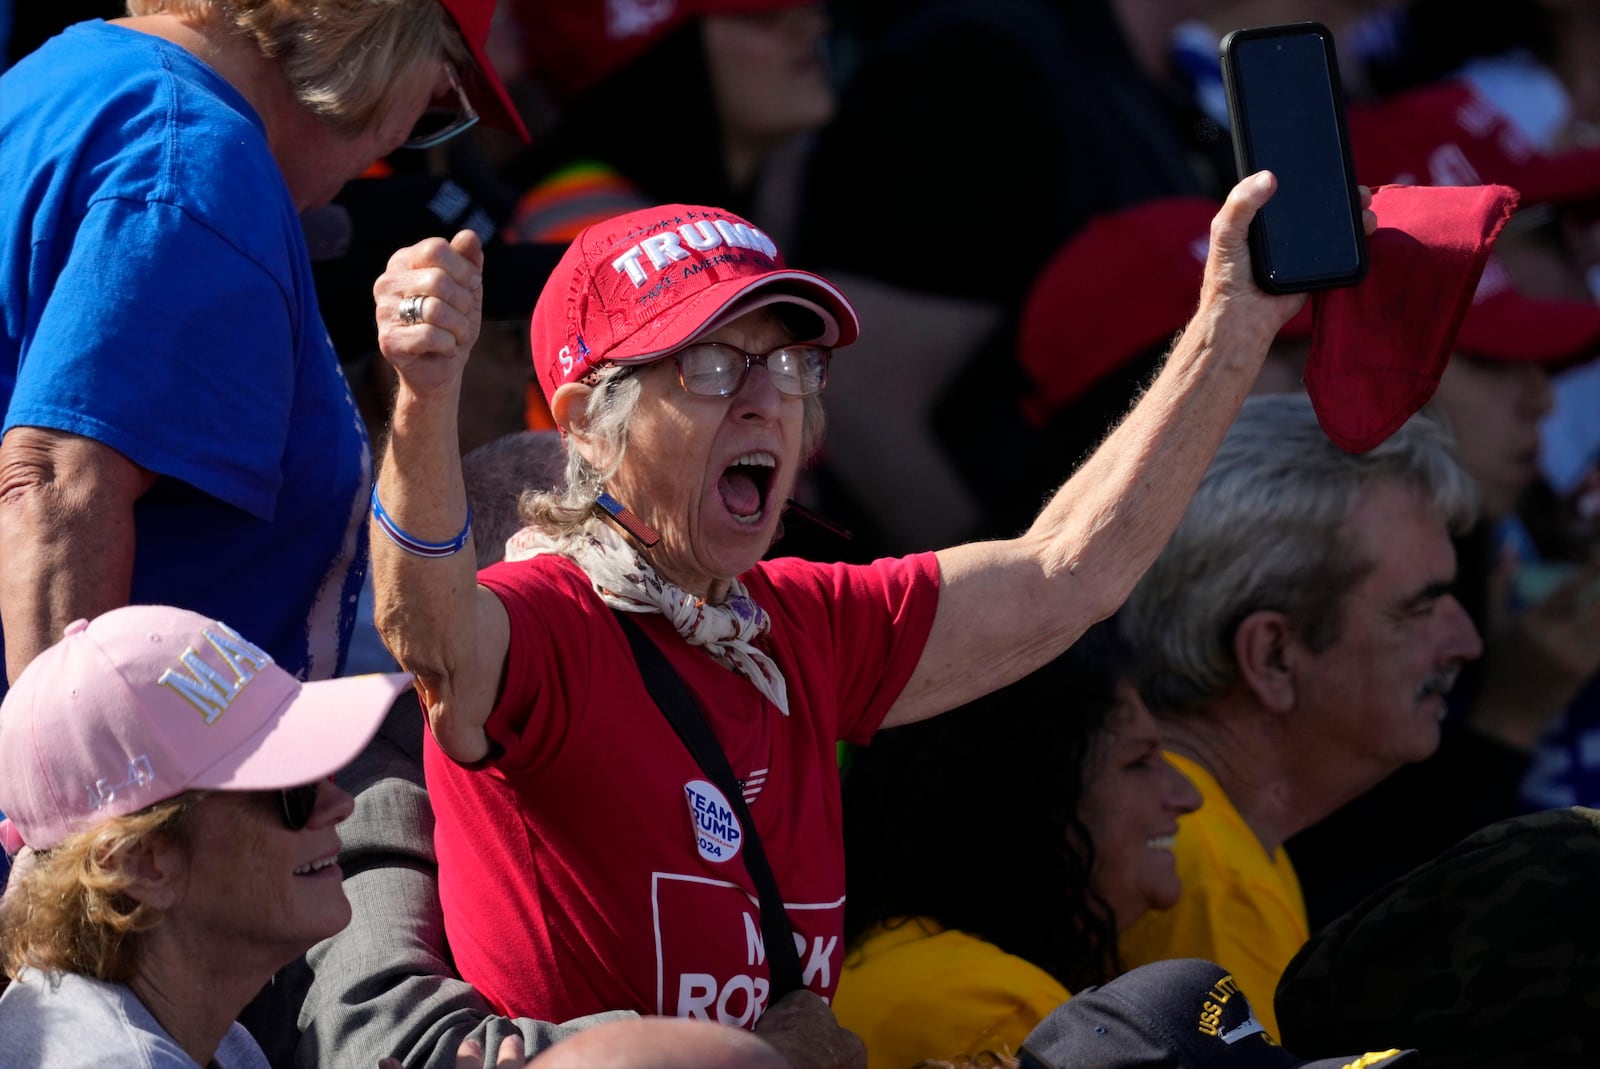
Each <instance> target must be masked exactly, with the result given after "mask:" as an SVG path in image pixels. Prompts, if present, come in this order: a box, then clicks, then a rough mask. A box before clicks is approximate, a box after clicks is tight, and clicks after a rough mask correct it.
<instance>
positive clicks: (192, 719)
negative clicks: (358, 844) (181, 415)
mask: <svg viewBox="0 0 1600 1069" xmlns="http://www.w3.org/2000/svg"><path fill="white" fill-rule="evenodd" d="M408 682H409V677H407V676H404V675H390V676H354V677H351V678H347V679H341V680H333V681H325V682H321V683H305V684H302V683H300V682H299V681H298V680H296V679H295V678H294V677H293V676H291V675H289V674H288V673H287V672H285V671H284V670H283V669H281V668H279V667H278V666H277V665H275V664H273V662H272V658H271V657H269V656H268V655H267V654H266V653H265V652H264V651H263V650H262V649H261V648H260V647H258V646H256V645H255V644H253V643H251V642H250V641H249V640H247V639H245V638H244V637H243V636H241V635H239V634H238V633H237V632H236V631H234V630H233V629H231V628H229V627H228V626H227V625H225V624H222V623H219V622H217V621H215V620H210V619H207V618H206V617H203V616H200V615H198V614H196V613H192V612H185V611H183V610H181V609H170V608H165V607H158V606H135V607H131V608H123V609H117V610H114V611H113V612H109V613H106V614H105V615H104V616H101V617H99V618H98V619H96V620H94V621H93V622H89V621H78V622H77V623H75V624H73V625H72V626H71V627H69V628H68V629H67V634H66V636H65V637H64V638H62V640H61V641H60V642H59V643H57V644H56V645H55V646H52V647H51V648H50V649H48V650H46V651H45V652H44V653H43V654H41V655H40V656H39V657H38V658H37V659H36V660H34V662H33V663H32V664H31V665H30V666H29V667H28V669H27V670H26V671H25V672H23V673H22V675H21V676H20V677H19V678H18V679H17V682H16V685H15V686H14V687H12V688H11V691H10V693H8V694H7V695H6V699H5V703H4V705H3V706H0V806H3V807H4V809H5V811H6V812H7V813H8V814H9V815H10V819H9V820H7V821H6V822H5V823H4V825H3V826H0V831H4V832H5V833H6V836H5V837H6V838H7V841H8V844H9V845H10V846H15V845H16V843H15V842H13V841H11V840H12V839H13V838H15V839H20V841H21V843H22V844H23V845H25V846H27V847H28V848H29V853H27V854H24V855H23V857H22V859H20V860H19V862H18V867H17V873H16V875H15V876H14V878H13V886H12V887H11V888H10V889H8V891H7V892H6V896H5V898H4V899H0V965H3V967H4V970H5V975H6V977H7V978H9V980H10V985H9V986H8V987H6V988H5V990H4V993H3V994H0V1050H4V1051H5V1053H6V1059H7V1064H11V1065H19V1066H20V1065H30V1066H38V1067H40V1069H64V1067H66V1066H69V1065H91V1064H92V1065H124V1064H133V1061H132V1060H130V1059H134V1058H137V1060H138V1064H140V1065H148V1066H182V1065H215V1066H217V1067H218V1069H234V1067H254V1066H258V1065H263V1064H265V1062H264V1060H263V1058H262V1054H261V1052H260V1050H259V1049H258V1048H257V1047H256V1046H255V1043H254V1041H253V1040H251V1039H250V1037H249V1036H248V1035H247V1034H246V1033H245V1031H244V1029H243V1028H242V1027H240V1026H239V1025H238V1024H235V1023H234V1018H235V1017H236V1016H237V1015H238V1013H239V1011H240V1010H242V1009H243V1008H244V1006H245V1004H246V1003H247V1002H249V1001H250V999H251V998H252V997H253V996H254V995H255V994H256V992H257V991H259V990H260V989H261V987H262V985H263V984H265V983H266V982H267V980H268V979H270V978H271V977H272V975H273V973H275V972H276V971H277V970H278V969H280V968H282V967H283V966H284V965H285V964H287V963H288V962H289V961H291V960H293V959H294V958H295V957H297V956H299V955H300V954H302V953H304V952H305V951H306V949H307V948H309V947H310V946H311V945H312V944H313V943H316V942H317V941H318V940H321V939H326V938H327V937H329V936H331V935H333V934H334V933H335V932H338V931H339V930H340V929H342V928H343V927H344V926H345V925H346V924H347V923H348V922H349V920H350V906H349V904H348V903H347V902H346V901H345V897H344V889H343V886H342V884H341V879H340V878H341V873H340V870H339V867H338V865H337V864H335V863H334V859H335V857H336V856H337V855H338V853H339V837H338V834H337V833H336V832H335V830H334V828H335V826H336V825H337V824H338V823H339V822H340V821H342V820H343V819H344V818H345V817H347V816H349V815H350V811H351V800H350V796H349V795H348V794H346V793H345V792H344V791H343V790H341V789H340V788H339V787H337V786H335V785H334V783H333V781H332V780H331V779H329V778H328V777H330V776H331V775H332V774H333V773H334V772H336V771H338V770H339V769H340V768H341V767H343V765H344V764H345V763H346V762H348V761H349V760H351V759H352V758H353V757H355V755H356V754H357V753H358V752H360V750H361V749H362V748H363V747H364V746H365V745H366V744H367V742H368V741H369V740H370V739H371V738H372V736H373V734H374V733H375V732H376V731H377V729H378V725H379V724H380V723H381V722H382V721H383V718H384V715H385V714H386V713H387V712H388V709H389V706H390V705H391V704H392V703H393V701H394V699H395V698H396V697H397V696H398V695H399V694H400V692H401V691H402V690H404V689H405V687H406V684H407V683H408ZM82 784H89V785H90V786H88V787H82V786H79V785H82ZM64 1037H70V1038H68V1039H67V1040H66V1042H63V1038H64ZM374 1057H376V1055H374ZM13 1059H15V1060H13Z"/></svg>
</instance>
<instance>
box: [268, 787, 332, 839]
mask: <svg viewBox="0 0 1600 1069" xmlns="http://www.w3.org/2000/svg"><path fill="white" fill-rule="evenodd" d="M321 785H322V784H321V781H318V782H316V783H302V784H301V785H300V786H298V787H285V788H283V789H282V790H281V791H278V792H277V793H278V815H279V816H280V817H282V818H283V826H284V827H286V828H288V829H289V830H290V831H299V830H300V829H301V828H304V827H305V826H306V825H307V824H309V823H311V814H312V813H314V812H316V809H317V788H318V787H320V786H321Z"/></svg>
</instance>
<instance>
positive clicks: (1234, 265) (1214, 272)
mask: <svg viewBox="0 0 1600 1069" xmlns="http://www.w3.org/2000/svg"><path fill="white" fill-rule="evenodd" d="M1359 188H1360V191H1361V222H1362V227H1363V229H1364V230H1365V231H1366V232H1367V233H1368V234H1371V233H1372V232H1373V231H1374V230H1375V229H1377V225H1378V220H1377V216H1375V215H1374V214H1373V212H1372V191H1371V190H1369V189H1368V188H1367V187H1366V186H1361V187H1359ZM1277 190H1278V180H1277V178H1276V177H1275V176H1274V175H1273V174H1272V172H1271V171H1257V172H1256V173H1255V174H1253V175H1250V176H1248V177H1246V178H1243V179H1240V181H1239V184H1238V185H1236V186H1234V187H1233V189H1232V190H1231V191H1230V192H1229V193H1228V199H1227V200H1226V201H1224V202H1223V205H1222V208H1221V209H1220V210H1219V211H1218V212H1217V214H1216V215H1215V216H1214V217H1213V218H1212V220H1211V246H1210V250H1209V252H1208V254H1207V256H1206V269H1205V280H1204V281H1203V282H1202V283H1201V286H1200V308H1201V310H1202V312H1204V311H1205V310H1207V309H1210V310H1212V311H1213V312H1214V313H1215V314H1218V315H1227V316H1228V317H1229V318H1230V320H1231V321H1232V322H1233V323H1235V324H1236V326H1237V327H1238V329H1239V330H1241V331H1242V332H1244V333H1246V334H1249V335H1255V336H1259V335H1265V340H1266V341H1267V342H1269V343H1270V341H1271V339H1272V338H1274V337H1276V336H1277V333H1278V331H1279V330H1280V329H1282V327H1283V325H1284V324H1285V323H1287V322H1289V320H1291V319H1293V318H1294V316H1295V314H1296V313H1297V312H1299V311H1300V309H1301V307H1302V306H1303V305H1304V304H1305V302H1306V295H1305V294H1303V293H1290V294H1284V295H1281V296H1275V295H1271V294H1267V293H1263V292H1262V290H1261V288H1260V287H1259V286H1257V285H1256V281H1255V277H1254V275H1252V274H1251V270H1250V239H1249V235H1250V221H1251V220H1252V219H1254V218H1255V217H1256V213H1257V212H1258V211H1260V210H1261V206H1262V205H1264V204H1266V203H1267V201H1269V200H1271V199H1272V195H1273V194H1274V193H1276V192H1277Z"/></svg>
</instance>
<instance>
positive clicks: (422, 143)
mask: <svg viewBox="0 0 1600 1069" xmlns="http://www.w3.org/2000/svg"><path fill="white" fill-rule="evenodd" d="M444 70H445V74H446V75H447V76H448V77H449V79H450V88H451V89H452V90H453V91H454V95H455V100H454V101H453V102H451V103H447V104H445V106H443V107H429V108H428V110H427V111H426V112H424V113H423V115H422V118H420V119H418V120H417V124H416V126H415V127H413V128H412V130H411V136H410V137H408V138H406V140H405V143H404V144H402V145H401V146H400V147H401V148H432V147H433V146H435V145H442V144H444V143H445V142H446V141H448V140H450V139H451V138H452V137H455V136H456V135H457V134H459V133H461V132H463V131H465V130H467V129H470V128H471V127H473V126H475V125H476V124H477V122H478V113H477V111H476V110H475V109H474V108H473V106H472V101H471V100H469V99H468V98H467V91H466V90H465V89H463V88H462V87H461V79H460V78H459V77H458V76H457V75H456V69H455V67H453V66H451V65H450V64H448V63H446V64H445V65H444Z"/></svg>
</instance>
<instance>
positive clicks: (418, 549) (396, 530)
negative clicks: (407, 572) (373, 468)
mask: <svg viewBox="0 0 1600 1069" xmlns="http://www.w3.org/2000/svg"><path fill="white" fill-rule="evenodd" d="M372 518H373V519H374V520H376V521H377V524H378V529H379V530H380V531H382V532H383V533H384V534H386V535H388V536H389V541H391V542H393V543H394V544H395V545H397V546H399V547H400V548H401V549H403V550H405V551H406V552H407V553H410V554H413V555H415V556H418V557H452V556H454V555H455V554H457V553H460V552H461V547H462V546H464V545H466V544H467V536H468V535H469V534H471V533H472V506H471V505H468V506H467V524H466V526H465V527H463V528H461V533H460V534H458V535H456V536H455V537H454V538H452V539H450V541H448V542H428V541H425V540H423V539H421V538H418V537H417V536H416V535H414V534H408V533H407V532H405V531H403V530H401V529H400V525H399V524H397V523H395V522H394V520H393V518H391V517H390V515H389V514H388V513H387V512H385V511H384V510H383V502H381V501H379V500H378V486H377V484H376V483H374V484H373V486H372Z"/></svg>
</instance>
